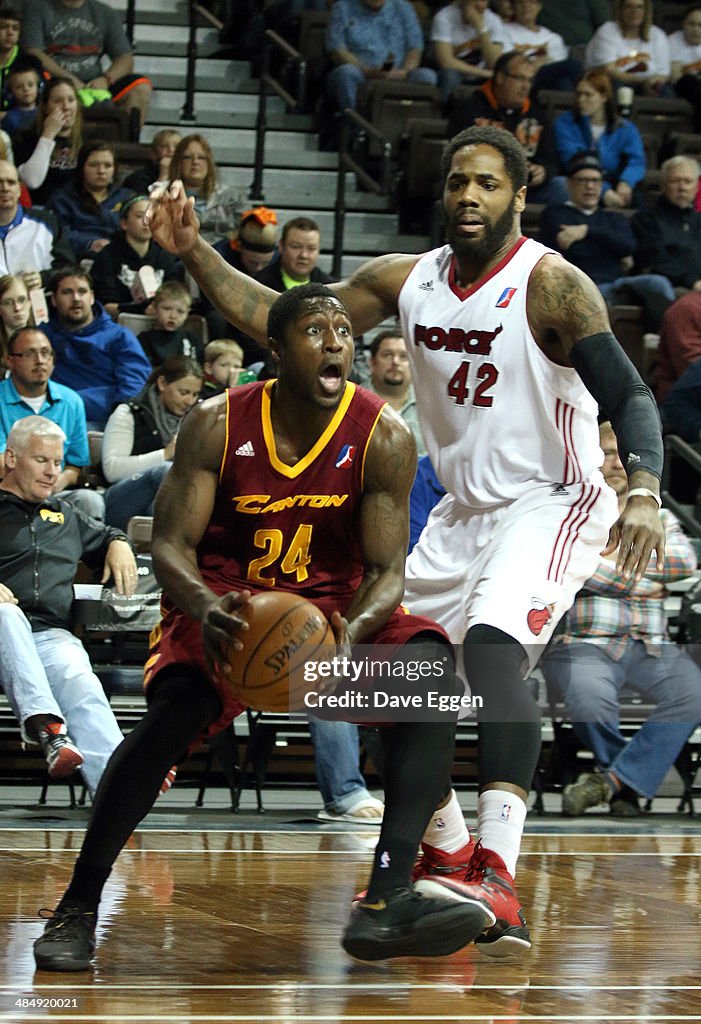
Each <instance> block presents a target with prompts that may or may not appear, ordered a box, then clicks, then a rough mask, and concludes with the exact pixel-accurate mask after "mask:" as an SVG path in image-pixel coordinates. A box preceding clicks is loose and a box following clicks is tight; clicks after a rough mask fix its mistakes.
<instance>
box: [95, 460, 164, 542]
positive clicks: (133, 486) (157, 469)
mask: <svg viewBox="0 0 701 1024" xmlns="http://www.w3.org/2000/svg"><path fill="white" fill-rule="evenodd" d="M170 467H171V463H170V462H161V463H159V464H158V465H157V466H151V467H150V469H145V470H144V471H143V473H134V475H133V476H128V477H125V479H124V480H118V481H117V482H116V483H115V484H111V485H110V486H109V487H108V488H107V494H106V496H105V522H106V523H107V524H108V525H109V526H116V527H117V528H118V529H119V530H126V528H127V523H128V522H129V520H130V519H131V517H132V516H151V515H153V503H154V501H155V500H156V494H157V492H158V488H159V487H160V486H161V481H162V480H163V477H164V476H165V475H166V473H167V472H168V470H169V469H170Z"/></svg>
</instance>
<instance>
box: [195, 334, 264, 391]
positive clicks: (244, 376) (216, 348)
mask: <svg viewBox="0 0 701 1024" xmlns="http://www.w3.org/2000/svg"><path fill="white" fill-rule="evenodd" d="M203 368H204V380H203V382H202V399H205V398H214V397H215V395H221V394H222V392H224V391H226V389H227V388H232V387H234V385H236V384H250V383H251V381H253V380H255V379H256V375H255V374H254V373H251V371H250V370H244V369H243V349H242V348H241V346H240V345H239V343H238V342H237V341H234V339H233V338H215V339H214V340H213V341H210V342H208V343H207V344H206V345H205V349H204V363H203Z"/></svg>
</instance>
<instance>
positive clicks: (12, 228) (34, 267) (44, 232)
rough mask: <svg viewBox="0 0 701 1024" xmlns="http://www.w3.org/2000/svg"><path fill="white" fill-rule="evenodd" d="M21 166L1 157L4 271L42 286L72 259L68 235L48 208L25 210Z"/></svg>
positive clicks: (0, 263) (0, 257)
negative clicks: (21, 198) (21, 202)
mask: <svg viewBox="0 0 701 1024" xmlns="http://www.w3.org/2000/svg"><path fill="white" fill-rule="evenodd" d="M19 194H20V183H19V176H18V174H17V168H16V167H15V165H14V164H13V163H11V162H10V161H9V160H0V242H1V243H2V244H1V245H0V274H19V275H21V277H22V278H23V279H24V283H25V284H26V286H27V290H28V291H31V289H32V288H41V286H42V283H43V282H44V281H45V280H46V278H47V277H48V275H49V274H50V273H51V272H52V271H53V270H57V269H58V268H59V267H60V266H62V265H63V264H65V263H70V262H72V260H73V258H74V256H73V250H72V249H71V246H70V242H69V241H68V236H67V235H64V233H63V230H62V228H61V225H60V224H59V222H58V220H57V218H56V217H55V215H54V214H53V213H50V212H49V211H48V210H34V209H32V210H25V209H24V208H23V207H22V206H20V202H19Z"/></svg>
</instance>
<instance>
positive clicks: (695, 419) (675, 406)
mask: <svg viewBox="0 0 701 1024" xmlns="http://www.w3.org/2000/svg"><path fill="white" fill-rule="evenodd" d="M662 421H663V423H664V425H665V427H666V429H667V430H669V431H670V432H671V433H672V434H679V436H680V437H681V438H683V439H684V440H685V441H688V442H689V444H693V445H697V446H698V444H699V442H701V362H699V361H698V359H697V360H696V362H693V363H691V364H690V365H689V366H688V367H687V368H686V370H685V371H684V373H683V374H682V375H681V377H680V378H679V380H677V381H675V383H674V384H673V385H672V387H671V388H670V390H669V392H668V394H667V397H666V398H665V400H664V403H663V405H662Z"/></svg>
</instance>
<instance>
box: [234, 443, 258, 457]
mask: <svg viewBox="0 0 701 1024" xmlns="http://www.w3.org/2000/svg"><path fill="white" fill-rule="evenodd" d="M255 454H256V453H255V452H254V450H253V445H252V444H251V442H250V441H246V443H245V444H242V445H241V446H240V447H239V448H237V449H236V451H235V452H234V455H255Z"/></svg>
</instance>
